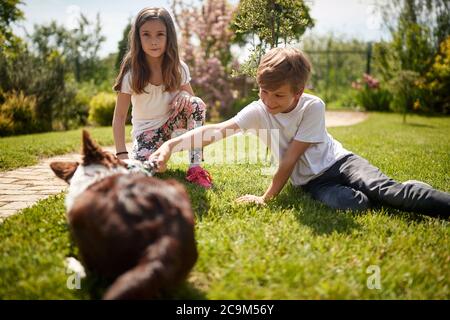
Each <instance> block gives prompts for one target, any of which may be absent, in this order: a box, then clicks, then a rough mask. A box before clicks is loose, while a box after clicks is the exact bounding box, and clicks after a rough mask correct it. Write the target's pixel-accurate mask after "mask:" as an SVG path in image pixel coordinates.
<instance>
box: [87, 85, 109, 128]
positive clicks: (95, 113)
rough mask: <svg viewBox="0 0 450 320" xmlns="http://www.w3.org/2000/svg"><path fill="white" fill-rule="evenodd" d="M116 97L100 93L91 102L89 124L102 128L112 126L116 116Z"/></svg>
mask: <svg viewBox="0 0 450 320" xmlns="http://www.w3.org/2000/svg"><path fill="white" fill-rule="evenodd" d="M115 105H116V95H115V94H113V93H107V92H100V93H98V94H97V95H95V96H94V97H92V99H91V101H90V102H89V118H88V120H89V122H90V123H92V124H97V125H100V126H110V125H111V123H112V119H113V116H114V107H115Z"/></svg>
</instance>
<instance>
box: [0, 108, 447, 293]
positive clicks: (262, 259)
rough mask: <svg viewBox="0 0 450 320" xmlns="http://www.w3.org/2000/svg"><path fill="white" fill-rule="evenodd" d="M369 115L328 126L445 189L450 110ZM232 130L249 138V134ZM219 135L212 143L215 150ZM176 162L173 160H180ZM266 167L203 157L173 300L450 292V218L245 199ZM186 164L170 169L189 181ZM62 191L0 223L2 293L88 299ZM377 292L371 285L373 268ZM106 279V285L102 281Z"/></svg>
mask: <svg viewBox="0 0 450 320" xmlns="http://www.w3.org/2000/svg"><path fill="white" fill-rule="evenodd" d="M401 121H402V118H401V116H400V115H393V114H371V116H370V118H369V120H367V121H366V122H364V123H361V124H359V125H356V126H352V127H340V128H332V129H330V130H329V131H330V133H331V134H332V135H333V136H334V137H335V138H337V139H338V140H339V141H341V142H342V143H343V144H344V146H345V147H346V148H348V149H350V150H352V151H354V152H356V153H358V154H360V155H362V156H364V157H366V158H367V159H369V160H370V161H371V162H372V163H373V164H375V165H377V166H379V167H380V168H381V169H382V170H383V171H384V172H386V173H387V174H389V175H390V176H392V177H393V178H395V179H398V180H407V179H419V180H423V181H425V182H428V183H430V184H432V185H433V186H435V187H436V188H439V189H442V190H444V191H447V192H449V191H450V180H449V179H450V178H449V175H448V172H450V155H449V150H450V141H449V139H448V137H449V136H450V118H426V117H410V118H409V119H408V121H409V124H406V125H403V124H402V123H401ZM237 139H243V138H242V137H240V138H237ZM222 148H223V145H221V144H220V143H217V144H215V145H213V146H209V147H208V148H207V149H208V150H206V151H208V152H212V151H213V150H214V151H216V152H218V153H220V152H222V151H221V149H222ZM174 160H175V159H174ZM263 166H264V164H234V165H219V164H214V165H206V167H207V169H208V170H209V171H210V172H211V174H212V176H213V177H214V182H215V187H214V188H213V189H212V190H207V191H205V190H202V189H200V188H197V187H194V186H191V185H187V188H188V191H189V194H190V196H191V199H192V203H193V207H194V211H195V213H196V238H197V244H198V250H199V254H200V255H199V259H198V262H197V264H196V265H195V267H194V269H193V271H192V272H191V274H190V276H189V279H188V281H187V283H186V284H185V285H184V286H183V287H182V288H181V289H180V290H179V291H178V292H177V293H176V295H175V297H176V298H194V299H449V298H450V224H449V222H448V220H439V219H432V218H429V217H424V216H420V215H414V214H408V213H404V212H399V211H397V210H393V209H388V208H381V209H376V210H369V211H367V212H364V213H350V212H340V211H333V210H330V209H327V208H326V207H324V206H323V205H321V204H319V203H317V202H315V201H313V200H311V199H310V198H309V197H308V196H307V195H305V194H304V193H303V192H302V191H301V190H299V189H297V188H294V187H292V186H290V185H289V186H287V187H286V188H285V189H284V190H283V192H282V193H281V194H280V196H279V197H278V198H277V199H276V200H274V201H272V202H271V203H270V204H269V205H268V206H267V207H264V208H262V207H258V206H254V205H238V204H236V203H235V202H234V200H235V199H236V198H237V197H238V196H240V195H243V194H246V193H252V194H261V193H262V192H264V190H265V188H266V187H267V185H268V183H269V181H270V177H268V176H264V175H261V174H260V169H262V168H263ZM185 169H186V165H185V164H172V165H171V166H170V171H169V172H167V173H165V174H164V177H169V176H171V177H176V178H178V179H179V180H182V178H183V176H184V171H185ZM63 199H64V195H58V196H55V197H52V198H50V199H47V200H44V201H41V202H40V203H39V204H38V205H36V206H34V207H32V208H30V209H25V210H23V211H22V213H21V214H18V215H16V216H13V217H11V218H8V219H6V220H5V221H4V222H3V224H1V225H0V243H1V246H0V260H1V264H0V299H90V298H96V297H98V296H99V292H101V290H102V289H101V288H102V287H103V286H102V284H99V283H98V280H96V279H95V278H92V277H91V278H89V279H88V280H84V281H83V282H82V288H81V290H69V289H67V287H66V281H67V277H68V275H67V274H65V268H64V258H65V257H67V256H76V255H77V250H76V248H75V247H74V246H73V244H72V241H71V239H70V236H69V233H68V229H67V225H66V222H65V216H64V214H65V211H64V204H63ZM371 265H376V266H378V267H379V268H380V272H381V273H380V275H381V290H369V289H368V288H367V285H366V283H367V279H368V277H369V276H371V275H372V274H370V273H367V272H366V270H367V268H368V267H369V266H371ZM99 288H100V289H99Z"/></svg>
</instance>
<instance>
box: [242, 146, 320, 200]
mask: <svg viewBox="0 0 450 320" xmlns="http://www.w3.org/2000/svg"><path fill="white" fill-rule="evenodd" d="M310 145H311V143H307V142H301V141H297V140H293V141H292V142H291V143H290V144H289V147H288V149H287V150H286V153H285V154H284V155H283V158H282V159H281V162H280V164H279V166H278V170H277V172H276V173H275V175H274V176H273V179H272V182H271V184H270V186H269V188H267V190H266V192H265V193H264V195H262V196H261V197H259V196H255V195H251V194H247V195H245V196H242V197H240V198H238V199H237V202H254V203H259V204H264V203H266V202H267V201H269V200H270V199H272V198H273V197H275V196H277V195H278V194H279V193H280V191H281V190H282V189H283V187H284V185H285V184H286V182H287V181H288V179H289V177H290V176H291V174H292V170H294V167H295V165H296V164H297V161H298V158H300V156H301V155H302V154H303V153H305V151H306V149H308V147H309V146H310Z"/></svg>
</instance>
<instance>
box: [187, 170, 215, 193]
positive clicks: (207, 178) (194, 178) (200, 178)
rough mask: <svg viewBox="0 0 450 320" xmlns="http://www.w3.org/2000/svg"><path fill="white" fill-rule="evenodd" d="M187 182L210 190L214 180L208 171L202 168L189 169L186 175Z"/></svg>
mask: <svg viewBox="0 0 450 320" xmlns="http://www.w3.org/2000/svg"><path fill="white" fill-rule="evenodd" d="M186 180H187V181H189V182H192V183H195V184H197V185H199V186H202V187H203V188H206V189H209V188H211V187H212V178H211V175H210V174H209V172H208V171H206V170H205V169H203V168H202V167H200V166H195V167H192V168H189V170H188V172H187V174H186Z"/></svg>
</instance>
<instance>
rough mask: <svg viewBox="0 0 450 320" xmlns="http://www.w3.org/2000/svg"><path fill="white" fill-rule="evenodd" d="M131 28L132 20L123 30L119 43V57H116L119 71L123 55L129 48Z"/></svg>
mask: <svg viewBox="0 0 450 320" xmlns="http://www.w3.org/2000/svg"><path fill="white" fill-rule="evenodd" d="M130 30H131V21H130V22H128V24H127V26H126V27H125V29H124V30H123V36H122V39H121V40H120V41H119V43H118V53H117V59H116V64H115V67H116V71H117V72H118V71H119V69H120V65H121V64H122V60H123V57H124V56H125V54H126V53H127V51H128V49H129V44H128V35H129V33H130Z"/></svg>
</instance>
